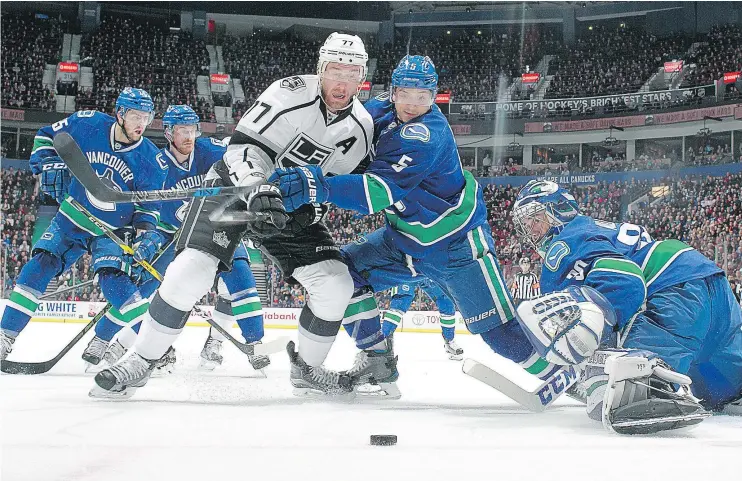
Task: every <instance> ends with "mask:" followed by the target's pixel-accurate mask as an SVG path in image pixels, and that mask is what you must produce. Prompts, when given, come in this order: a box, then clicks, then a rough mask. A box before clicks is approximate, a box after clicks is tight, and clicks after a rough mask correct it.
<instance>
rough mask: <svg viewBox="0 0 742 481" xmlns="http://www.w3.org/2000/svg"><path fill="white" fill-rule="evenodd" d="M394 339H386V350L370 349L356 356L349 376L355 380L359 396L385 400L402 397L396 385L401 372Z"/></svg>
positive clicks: (354, 383) (391, 337)
mask: <svg viewBox="0 0 742 481" xmlns="http://www.w3.org/2000/svg"><path fill="white" fill-rule="evenodd" d="M393 338H394V336H390V337H387V338H386V339H384V344H385V348H384V349H369V350H364V351H361V352H359V353H358V354H356V359H355V361H354V362H353V366H352V367H351V368H350V369H349V370H348V372H347V374H348V375H349V376H350V377H351V379H353V385H354V386H355V388H354V390H355V392H356V394H357V395H359V396H362V397H365V398H376V399H385V400H387V399H399V398H400V397H402V393H401V392H400V391H399V388H398V387H397V383H396V381H397V379H398V378H399V372H398V371H397V356H395V355H394V341H393Z"/></svg>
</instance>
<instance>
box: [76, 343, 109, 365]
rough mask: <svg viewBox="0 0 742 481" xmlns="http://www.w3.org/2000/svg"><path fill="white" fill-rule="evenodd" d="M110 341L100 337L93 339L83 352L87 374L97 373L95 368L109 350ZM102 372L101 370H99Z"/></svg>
mask: <svg viewBox="0 0 742 481" xmlns="http://www.w3.org/2000/svg"><path fill="white" fill-rule="evenodd" d="M108 344H109V343H108V341H104V340H103V339H101V338H100V337H98V336H95V337H93V338H92V339H91V340H90V342H89V343H88V345H87V347H86V348H85V350H84V351H83V352H82V359H83V361H85V362H86V365H85V372H96V370H95V366H97V365H98V364H100V362H101V360H102V359H103V355H104V354H105V353H106V350H107V349H108ZM98 371H100V369H98Z"/></svg>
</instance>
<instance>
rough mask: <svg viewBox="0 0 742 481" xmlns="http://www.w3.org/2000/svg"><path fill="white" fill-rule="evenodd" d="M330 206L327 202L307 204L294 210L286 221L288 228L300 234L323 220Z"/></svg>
mask: <svg viewBox="0 0 742 481" xmlns="http://www.w3.org/2000/svg"><path fill="white" fill-rule="evenodd" d="M328 210H329V207H328V205H327V204H306V205H303V206H301V207H300V208H299V209H297V210H295V211H293V212H292V213H291V215H289V221H288V222H287V223H286V230H287V231H289V232H291V233H292V234H299V233H301V232H303V231H304V230H305V229H307V228H309V227H310V226H312V225H314V224H318V223H320V222H322V219H324V218H325V215H326V214H327V211H328Z"/></svg>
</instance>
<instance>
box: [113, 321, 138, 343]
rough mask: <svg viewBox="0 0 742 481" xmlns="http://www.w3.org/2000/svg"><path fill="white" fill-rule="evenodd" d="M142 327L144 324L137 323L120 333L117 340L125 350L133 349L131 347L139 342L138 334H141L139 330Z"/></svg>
mask: <svg viewBox="0 0 742 481" xmlns="http://www.w3.org/2000/svg"><path fill="white" fill-rule="evenodd" d="M141 327H142V322H141V321H140V322H137V323H136V324H134V325H133V326H126V327H124V328H123V329H121V331H119V335H118V337H117V338H116V340H117V341H118V342H119V343H120V344H121V345H122V346H124V348H125V349H131V347H132V346H133V345H134V343H135V342H136V340H137V334H138V333H139V329H140V328H141Z"/></svg>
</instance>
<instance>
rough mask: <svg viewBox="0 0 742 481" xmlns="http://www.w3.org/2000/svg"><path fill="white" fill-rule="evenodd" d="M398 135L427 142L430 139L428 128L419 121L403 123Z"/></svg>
mask: <svg viewBox="0 0 742 481" xmlns="http://www.w3.org/2000/svg"><path fill="white" fill-rule="evenodd" d="M400 135H401V136H402V138H403V139H408V140H419V141H420V142H428V141H429V140H430V130H428V128H427V127H426V126H425V125H423V124H420V123H414V124H408V125H405V126H404V127H402V132H401V133H400Z"/></svg>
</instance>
